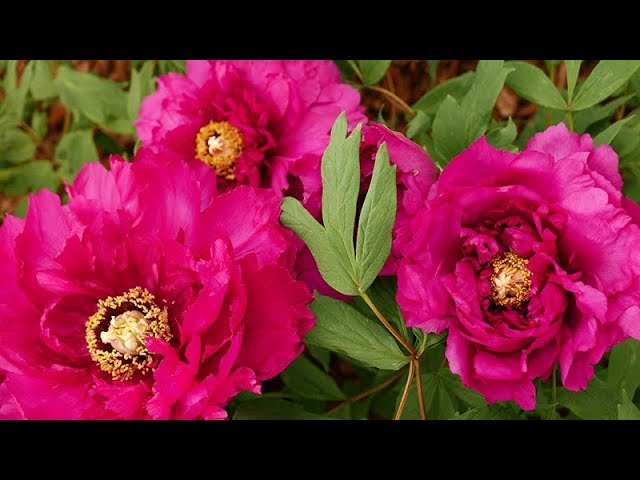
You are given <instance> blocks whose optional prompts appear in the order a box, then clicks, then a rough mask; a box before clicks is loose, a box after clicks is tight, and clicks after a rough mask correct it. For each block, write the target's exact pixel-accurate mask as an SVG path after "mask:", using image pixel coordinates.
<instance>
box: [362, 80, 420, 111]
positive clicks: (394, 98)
mask: <svg viewBox="0 0 640 480" xmlns="http://www.w3.org/2000/svg"><path fill="white" fill-rule="evenodd" d="M365 88H368V89H369V90H373V91H374V92H378V93H381V94H382V95H384V96H385V97H387V98H388V99H389V100H391V101H392V102H394V103H395V104H396V105H397V106H399V107H400V109H401V110H402V111H403V112H405V113H407V114H409V115H411V116H412V117H415V116H416V112H415V110H414V109H413V108H411V107H410V106H409V105H408V104H407V102H405V101H404V100H402V99H401V98H400V97H399V96H397V95H396V94H395V93H393V92H390V91H389V90H387V89H386V88H384V87H381V86H379V85H368V86H365Z"/></svg>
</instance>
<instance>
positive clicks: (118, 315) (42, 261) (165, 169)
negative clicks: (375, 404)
mask: <svg viewBox="0 0 640 480" xmlns="http://www.w3.org/2000/svg"><path fill="white" fill-rule="evenodd" d="M149 156H150V154H149V152H148V151H145V150H144V149H143V150H141V151H140V155H139V157H140V158H138V159H137V161H136V162H134V163H133V164H129V163H126V162H124V161H122V160H121V159H117V158H114V159H112V161H111V171H107V170H106V169H105V168H103V167H102V166H101V165H99V164H88V165H87V166H85V167H84V168H83V169H82V171H81V172H80V173H79V175H78V177H77V179H76V181H75V184H74V185H73V186H72V187H69V188H68V193H69V202H68V204H67V205H65V206H61V205H60V199H59V198H58V197H57V196H56V195H54V194H53V193H51V192H49V191H46V190H43V191H42V192H41V193H39V194H38V195H34V196H32V197H31V199H30V206H29V211H28V213H27V217H26V220H25V221H23V220H20V219H18V218H14V217H7V219H6V220H5V222H4V224H3V225H2V227H1V228H0V380H1V379H2V377H5V378H4V382H3V383H2V384H1V385H0V417H3V418H28V419H87V418H89V419H101V418H119V419H146V418H150V419H168V418H175V419H196V418H200V419H220V418H225V417H226V415H227V414H226V412H225V410H224V409H223V407H224V406H225V405H226V404H227V402H228V401H229V400H230V399H231V398H232V397H233V396H235V395H236V394H237V393H238V392H240V391H241V390H248V391H251V392H255V393H259V392H260V385H261V383H260V382H261V380H265V379H268V378H271V377H273V376H275V375H277V374H278V373H280V372H281V371H282V370H283V369H284V368H285V367H286V366H287V365H288V364H289V363H290V362H291V361H292V360H293V359H294V358H295V357H296V356H297V355H298V354H299V353H300V352H301V350H302V348H303V346H302V343H301V341H302V338H303V336H304V334H305V333H306V332H307V331H308V330H309V329H310V328H311V326H312V324H313V316H312V314H311V312H310V310H309V309H308V307H307V304H308V303H309V302H310V301H311V299H312V296H311V295H310V294H309V293H308V292H307V289H306V288H305V286H304V284H302V283H301V282H296V281H294V280H293V278H292V277H291V274H290V271H289V266H290V264H291V260H290V258H289V257H290V252H289V250H290V245H291V241H292V235H291V233H290V232H289V231H287V230H286V229H285V228H284V227H282V226H280V225H279V223H278V218H279V214H280V209H279V205H280V200H279V198H278V197H277V196H276V195H275V194H274V193H273V192H271V191H269V190H258V189H253V188H251V187H239V188H238V189H236V190H234V191H231V192H229V193H226V194H223V195H220V196H218V197H214V193H215V192H214V189H215V174H214V173H213V171H211V170H210V171H208V172H200V175H199V176H198V175H196V172H195V171H194V170H193V169H190V168H188V167H187V166H186V164H185V163H184V162H175V161H165V160H164V159H163V158H161V157H159V156H158V157H159V158H154V161H149V159H148V157H149ZM151 156H153V155H151ZM207 174H209V175H211V176H212V178H209V179H208V181H202V182H201V181H199V180H198V178H199V177H200V178H202V177H203V176H206V175H207ZM205 180H206V179H205Z"/></svg>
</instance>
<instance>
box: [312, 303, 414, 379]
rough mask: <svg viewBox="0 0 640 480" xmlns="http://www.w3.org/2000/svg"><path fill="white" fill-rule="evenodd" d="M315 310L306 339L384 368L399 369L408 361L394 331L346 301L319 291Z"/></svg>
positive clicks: (373, 365) (372, 365)
mask: <svg viewBox="0 0 640 480" xmlns="http://www.w3.org/2000/svg"><path fill="white" fill-rule="evenodd" d="M311 310H312V311H313V313H314V314H315V315H316V318H317V321H316V325H315V326H314V327H313V328H312V329H311V331H310V332H309V333H308V334H307V336H306V338H305V342H306V343H308V344H311V345H318V346H320V347H324V348H327V349H329V350H331V351H334V352H338V353H342V354H344V355H346V356H348V357H350V358H353V359H355V360H357V361H359V362H361V363H363V364H365V365H368V366H370V367H375V368H379V369H382V370H398V369H399V368H401V367H402V366H404V365H406V364H407V359H406V357H405V356H404V355H403V354H402V352H401V351H400V348H399V347H398V345H397V344H396V342H395V340H394V338H393V337H392V336H391V334H390V333H389V332H387V331H386V330H385V329H384V327H382V326H380V325H379V324H377V323H375V322H374V321H372V320H371V319H369V318H367V317H365V316H364V315H362V314H361V313H360V312H358V311H357V310H356V309H354V308H353V307H351V306H349V305H347V304H346V303H344V302H341V301H339V300H335V299H333V298H329V297H325V296H323V295H320V294H318V293H316V299H315V301H314V302H313V303H312V304H311Z"/></svg>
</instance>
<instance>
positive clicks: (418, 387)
mask: <svg viewBox="0 0 640 480" xmlns="http://www.w3.org/2000/svg"><path fill="white" fill-rule="evenodd" d="M413 363H415V364H416V390H417V391H418V405H419V406H420V418H421V419H422V420H426V419H427V407H426V406H425V404H424V393H423V391H422V377H421V376H420V359H419V358H416V359H415V360H413Z"/></svg>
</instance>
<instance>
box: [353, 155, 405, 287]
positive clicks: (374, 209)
mask: <svg viewBox="0 0 640 480" xmlns="http://www.w3.org/2000/svg"><path fill="white" fill-rule="evenodd" d="M396 208H397V194H396V166H395V165H393V166H392V165H391V162H390V161H389V153H388V151H387V145H386V143H383V144H382V145H380V147H379V148H378V152H377V153H376V159H375V163H374V166H373V175H372V177H371V185H370V186H369V191H368V192H367V195H366V197H365V199H364V203H363V205H362V210H361V212H360V219H359V221H358V237H357V241H356V268H357V272H358V277H357V278H358V282H359V284H360V285H359V288H360V291H362V292H366V291H367V289H368V288H369V286H370V285H371V284H372V283H373V281H374V280H375V279H376V276H377V275H378V273H380V270H381V269H382V267H383V266H384V264H385V262H386V261H387V258H389V253H390V252H391V240H392V239H391V231H392V230H393V224H394V222H395V219H396Z"/></svg>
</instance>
